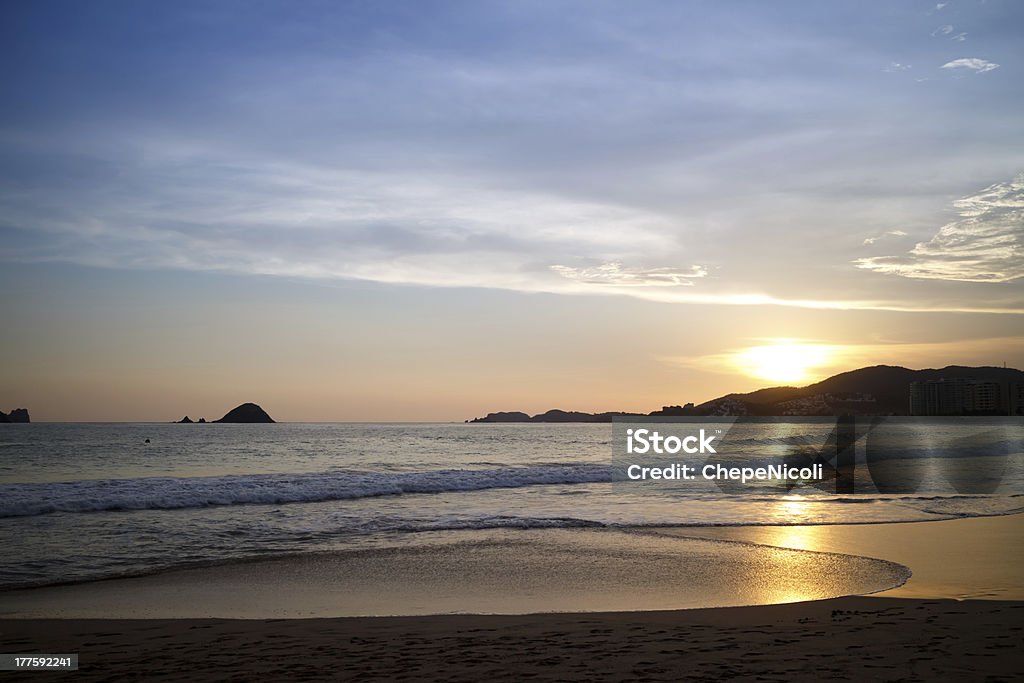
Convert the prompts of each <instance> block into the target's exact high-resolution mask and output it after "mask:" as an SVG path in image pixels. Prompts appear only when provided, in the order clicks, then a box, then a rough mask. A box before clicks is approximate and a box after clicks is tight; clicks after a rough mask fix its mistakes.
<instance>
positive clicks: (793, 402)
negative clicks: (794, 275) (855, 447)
mask: <svg viewBox="0 0 1024 683" xmlns="http://www.w3.org/2000/svg"><path fill="white" fill-rule="evenodd" d="M912 390H913V391H912ZM912 399H913V401H912ZM912 403H913V405H912ZM914 414H916V415H1024V372H1022V371H1021V370H1017V369H1014V368H999V367H965V366H961V365H950V366H948V367H945V368H941V369H927V370H910V369H908V368H903V367H899V366H893V365H876V366H873V367H868V368H860V369H858V370H851V371H849V372H843V373H840V374H838V375H834V376H832V377H829V378H828V379H825V380H822V381H821V382H817V383H815V384H811V385H808V386H806V387H770V388H767V389H758V390H757V391H752V392H750V393H746V394H727V395H725V396H721V397H719V398H716V399H714V400H711V401H707V402H705V403H701V404H699V405H694V404H693V403H687V404H685V405H674V406H664V407H662V409H661V410H655V411H653V412H650V413H625V412H604V413H581V412H575V411H566V410H549V411H547V412H546V413H539V414H537V415H532V416H531V415H528V414H526V413H522V412H497V413H489V414H488V415H487V416H486V417H478V418H475V419H472V420H466V422H611V421H612V418H614V417H616V416H632V417H673V416H694V417H704V416H741V415H763V416H776V415H777V416H785V415H806V416H834V415H914Z"/></svg>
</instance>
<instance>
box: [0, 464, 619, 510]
mask: <svg viewBox="0 0 1024 683" xmlns="http://www.w3.org/2000/svg"><path fill="white" fill-rule="evenodd" d="M609 481H612V468H611V467H609V466H606V465H595V464H573V465H538V466H532V467H501V468H495V469H479V470H461V469H449V470H433V471H429V472H386V473H381V472H345V471H332V472H311V473H304V474H253V475H225V476H219V477H191V478H177V477H147V478H142V479H108V480H88V481H75V482H57V483H48V484H5V485H2V486H0V517H31V516H36V515H45V514H49V513H54V512H105V511H116V510H177V509H184V508H202V507H211V506H215V505H260V504H265V505H279V504H284V503H316V502H322V501H330V500H352V499H357V498H373V497H378V496H397V495H402V494H410V493H411V494H417V493H423V494H429V493H448V492H459V491H482V490H486V489H495V488H522V487H526V486H540V485H550V484H586V483H597V482H609Z"/></svg>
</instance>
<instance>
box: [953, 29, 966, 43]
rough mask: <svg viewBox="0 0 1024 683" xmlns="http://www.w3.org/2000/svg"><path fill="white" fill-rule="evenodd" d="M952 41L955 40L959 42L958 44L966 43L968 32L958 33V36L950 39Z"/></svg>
mask: <svg viewBox="0 0 1024 683" xmlns="http://www.w3.org/2000/svg"><path fill="white" fill-rule="evenodd" d="M950 40H955V41H957V42H958V43H962V42H964V41H965V40H967V32H966V31H963V32H961V33H958V34H956V35H955V36H953V37H952V38H950Z"/></svg>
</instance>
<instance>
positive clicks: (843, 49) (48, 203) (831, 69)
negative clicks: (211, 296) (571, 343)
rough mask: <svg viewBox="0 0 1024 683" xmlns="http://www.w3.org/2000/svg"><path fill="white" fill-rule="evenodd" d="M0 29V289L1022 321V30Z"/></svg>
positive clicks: (640, 25) (553, 21) (902, 7)
mask: <svg viewBox="0 0 1024 683" xmlns="http://www.w3.org/2000/svg"><path fill="white" fill-rule="evenodd" d="M2 12H3V14H4V21H2V22H0V32H2V35H0V40H2V44H3V48H2V50H3V52H4V59H3V63H4V65H5V71H6V73H5V77H4V82H5V86H6V87H5V89H4V94H3V96H2V97H3V107H0V176H2V178H3V182H2V183H0V240H2V242H3V244H4V249H3V252H2V254H0V268H4V267H5V266H4V265H3V264H7V266H6V269H7V271H8V274H7V278H6V280H7V281H8V282H9V283H14V284H13V286H17V282H23V281H25V276H26V273H29V272H33V271H32V269H33V268H34V269H36V271H34V272H37V273H42V272H45V273H46V274H47V276H46V278H44V284H43V285H42V286H44V287H45V286H49V287H53V289H54V292H55V293H57V292H59V291H61V289H62V288H66V287H67V286H69V285H70V284H71V283H73V282H78V281H79V279H80V278H81V277H85V276H84V275H82V273H88V272H94V274H93V275H92V276H90V277H95V278H100V279H103V278H105V277H106V276H103V275H101V274H99V273H100V272H101V271H105V270H117V271H124V272H125V273H126V274H127V275H126V277H128V278H129V279H132V280H133V281H134V282H135V283H136V284H135V286H136V287H138V291H140V292H142V291H145V290H146V287H145V286H144V285H145V283H146V282H147V278H151V277H156V275H153V274H155V273H159V274H160V275H159V277H161V278H164V277H167V278H169V279H168V280H166V281H164V280H161V281H162V282H165V285H166V286H171V287H174V286H181V287H184V286H185V284H184V283H186V282H187V281H188V280H189V278H194V277H197V276H198V274H200V273H208V274H216V275H218V278H219V276H221V275H223V276H225V277H229V278H230V277H237V278H243V279H244V278H269V281H270V282H274V281H275V280H277V281H279V282H280V283H281V284H280V285H279V286H280V287H281V288H282V291H285V290H287V291H293V290H292V289H290V288H291V287H292V283H295V282H300V283H302V282H305V283H307V284H308V285H309V286H311V287H320V286H323V285H324V284H325V283H328V284H329V283H334V284H335V285H337V287H339V288H340V289H338V290H337V291H338V292H342V293H341V294H338V297H339V303H338V306H339V308H340V309H345V307H346V306H348V305H349V304H350V303H351V299H350V297H351V296H356V295H351V294H347V293H346V292H351V291H359V290H358V287H357V288H356V289H355V290H353V289H352V283H358V282H362V283H367V284H370V285H372V286H382V287H389V286H400V287H401V288H402V289H401V290H400V292H401V293H400V294H398V295H397V299H398V300H404V301H416V300H417V299H418V297H423V296H429V297H431V301H432V302H434V303H433V304H432V305H435V306H438V307H441V308H444V307H445V306H447V305H448V304H447V302H446V299H445V298H444V295H443V294H436V293H434V292H433V290H434V289H436V288H442V290H445V289H451V290H452V294H451V296H452V297H460V296H464V294H458V293H456V290H459V291H461V290H466V289H469V290H479V292H478V293H477V294H472V295H471V296H473V297H476V296H486V294H485V293H486V292H487V291H493V290H505V291H507V292H511V293H513V294H519V293H521V294H538V293H539V294H551V295H555V296H567V297H570V298H573V297H575V298H578V297H579V296H582V295H588V296H598V297H606V298H607V300H608V301H612V300H614V301H616V302H617V303H615V304H614V306H615V307H620V306H622V305H624V304H622V303H621V302H620V300H626V301H630V300H646V301H650V302H661V303H663V304H666V305H669V304H671V305H679V306H685V308H682V309H678V310H679V311H685V312H686V313H685V315H690V316H699V315H708V312H707V311H708V309H718V308H719V307H720V306H723V305H725V306H730V307H732V306H735V307H736V311H737V313H736V314H737V315H740V314H742V315H748V314H749V313H747V312H748V311H749V310H750V308H751V307H752V306H756V305H761V304H770V305H771V306H772V308H773V310H779V309H782V310H788V309H790V308H797V309H806V310H809V311H825V310H837V311H849V310H852V309H858V310H864V311H901V312H906V313H907V314H908V315H910V314H911V313H917V314H923V313H918V312H931V313H942V312H948V313H949V314H950V315H951V316H959V315H961V314H962V313H964V312H972V313H973V314H974V315H976V316H978V317H977V318H976V320H977V321H978V322H977V324H976V326H977V327H978V328H979V329H984V330H989V328H991V330H989V332H990V333H991V338H992V339H995V338H997V336H998V338H999V339H1002V338H1003V336H1004V331H1003V327H1005V323H1004V322H987V321H995V320H996V319H997V318H999V317H1000V316H1011V317H1012V318H1015V317H1016V316H1018V315H1019V314H1020V313H1021V312H1022V311H1024V287H1022V282H1024V258H1022V246H1021V245H1022V240H1024V176H1022V175H1021V174H1022V172H1024V148H1022V140H1024V136H1022V133H1024V131H1022V125H1024V124H1022V120H1024V119H1022V118H1021V115H1020V112H1021V111H1022V110H1024V106H1022V105H1024V102H1022V100H1024V90H1022V88H1021V87H1020V83H1024V74H1022V73H1021V64H1022V57H1024V54H1022V53H1024V47H1022V46H1024V40H1022V37H1024V36H1022V34H1024V6H1022V5H1020V4H1019V3H1015V2H1009V1H1000V0H988V1H987V2H978V1H971V2H966V1H963V2H961V1H952V2H948V3H935V2H899V3H857V2H848V3H842V2H836V3H833V2H829V3H814V2H806V3H804V2H781V3H764V2H683V3H668V2H665V3H655V2H628V3H627V2H617V3H612V2H585V3H584V2H580V3H574V2H508V3H500V2H401V3H400V2H350V3H339V2H330V3H328V2H322V3H321V2H300V3H295V2H288V3H275V2H247V3H242V2H238V3H235V2H195V3H190V2H178V3H156V2H90V3H77V2H7V3H4V4H3V9H2ZM83 267H84V268H85V270H81V269H82V268H83ZM213 281H214V280H211V282H213ZM215 281H216V282H224V280H221V279H216V278H215ZM262 281H263V280H261V282H262ZM45 283H50V284H45ZM175 283H177V284H175ZM374 283H376V284H374ZM271 286H272V287H273V285H271ZM332 286H333V285H332ZM422 288H429V289H430V290H431V293H430V294H429V295H428V294H425V293H424V292H425V291H426V290H424V289H422ZM140 296H142V295H141V294H140ZM294 296H296V297H297V300H300V299H301V298H302V296H301V295H299V294H294ZM494 296H497V294H495V295H494ZM544 300H545V301H548V300H549V299H544ZM5 305H6V306H8V307H11V308H14V307H16V304H12V303H8V304H5ZM83 305H87V304H83ZM394 305H396V306H397V305H398V304H394ZM608 305H609V306H611V305H612V304H608ZM345 310H348V309H345ZM395 310H396V311H397V310H399V309H395ZM702 311H703V312H702ZM7 313H8V314H10V315H13V314H23V313H24V311H17V310H10V311H7ZM453 315H454V314H453ZM778 315H783V316H787V315H802V314H795V313H794V314H790V313H783V314H778ZM94 318H95V319H96V320H97V321H99V322H97V323H96V324H98V325H102V319H103V316H102V314H101V313H100V312H97V313H96V315H95V316H94ZM801 319H802V320H808V321H811V319H810V318H807V317H806V316H804V317H802V318H801ZM901 320H902V319H901ZM957 320H959V318H957ZM609 324H612V323H609ZM803 324H804V326H805V327H804V328H801V327H800V326H797V329H795V330H794V331H793V334H792V335H791V336H794V337H814V338H819V337H821V336H822V333H821V330H820V329H819V328H820V327H821V325H816V324H813V322H807V323H803ZM903 324H905V325H906V326H908V329H911V328H914V326H915V323H914V322H913V321H912V320H909V319H907V320H903ZM957 325H958V326H961V323H957ZM808 326H809V327H808ZM996 328H998V330H997V329H996ZM989 332H986V334H987V333H989ZM381 334H382V335H386V334H389V333H388V332H382V333H381ZM928 334H929V336H930V337H931V338H933V339H934V338H935V337H936V336H937V335H936V334H935V333H934V332H929V333H928ZM29 336H31V334H30V335H29ZM938 336H941V335H938ZM905 341H907V342H908V343H910V342H912V343H919V342H920V343H923V342H925V341H927V340H926V339H924V338H920V339H911V338H910V336H908V337H907V338H906V339H905ZM1007 349H1008V352H1009V355H1010V356H1011V358H1015V357H1019V356H1015V355H1013V354H1019V353H1020V345H1019V341H1013V342H1009V343H1008V346H1007ZM1003 355H1007V354H1003ZM29 379H30V378H28V379H25V381H29ZM506 407H507V406H506Z"/></svg>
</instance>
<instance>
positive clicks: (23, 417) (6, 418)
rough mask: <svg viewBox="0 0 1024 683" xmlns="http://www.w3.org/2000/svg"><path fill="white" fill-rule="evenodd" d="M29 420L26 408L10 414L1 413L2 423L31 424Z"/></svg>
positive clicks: (15, 410) (17, 409)
mask: <svg viewBox="0 0 1024 683" xmlns="http://www.w3.org/2000/svg"><path fill="white" fill-rule="evenodd" d="M31 421H32V420H31V419H29V416H28V410H26V409H25V408H15V409H14V410H12V411H11V412H10V414H8V413H4V412H0V422H23V423H24V422H31Z"/></svg>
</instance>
